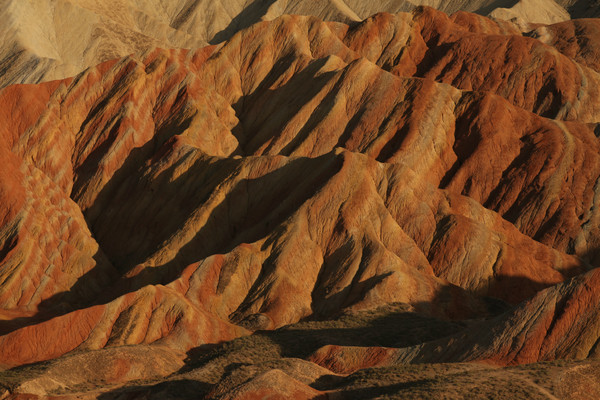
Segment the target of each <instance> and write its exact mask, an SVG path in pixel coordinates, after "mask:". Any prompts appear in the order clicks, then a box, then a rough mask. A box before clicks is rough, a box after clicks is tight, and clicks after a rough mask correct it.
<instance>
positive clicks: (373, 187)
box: [0, 8, 600, 399]
mask: <svg viewBox="0 0 600 400" xmlns="http://www.w3.org/2000/svg"><path fill="white" fill-rule="evenodd" d="M595 24H596V22H595V21H568V22H565V23H561V24H556V25H551V26H547V27H539V28H538V29H537V30H536V31H535V32H532V33H530V34H527V35H521V34H520V33H519V31H517V30H516V29H515V27H514V25H513V24H511V23H508V22H502V21H493V20H490V19H487V18H484V17H481V16H476V15H473V14H467V13H457V14H454V15H453V16H450V17H449V16H447V15H446V14H443V13H441V12H438V11H435V10H433V9H430V8H418V9H417V10H415V11H414V12H413V13H410V14H408V13H400V14H396V15H392V14H378V15H375V16H373V17H371V18H369V19H367V20H365V21H363V22H360V23H356V24H354V25H346V24H342V23H336V22H323V21H321V20H319V19H317V18H315V17H302V16H283V17H280V18H277V19H275V20H273V21H270V22H261V23H258V24H256V25H253V26H251V27H249V28H248V29H245V30H242V31H240V32H238V33H237V34H235V35H234V36H233V37H232V38H231V40H229V41H227V42H225V43H223V44H220V45H215V46H209V47H205V48H201V49H197V50H161V49H156V50H153V51H150V52H147V53H146V54H145V55H144V56H143V57H126V58H123V59H120V60H115V61H111V62H107V63H104V64H100V65H99V66H97V67H94V68H91V69H88V70H86V71H85V72H83V73H81V74H80V75H78V76H76V77H74V78H72V79H67V80H63V81H56V82H50V83H45V84H41V85H22V86H11V87H7V88H5V89H3V90H2V91H0V120H1V123H0V157H1V159H2V160H3V166H2V168H0V204H1V207H0V288H1V289H0V306H1V308H2V310H1V311H0V364H1V365H3V366H6V367H13V366H18V365H22V364H26V363H32V362H38V361H43V360H50V359H54V358H57V357H60V356H62V355H65V354H67V353H71V352H76V353H77V352H89V351H92V350H100V349H105V348H107V349H114V348H117V346H129V345H140V344H141V345H144V346H145V345H155V346H156V345H157V346H161V348H168V349H171V350H173V351H176V352H178V354H180V352H185V351H188V350H190V349H192V348H195V347H198V346H203V345H207V344H211V343H219V342H223V341H228V340H231V339H234V338H236V337H239V336H243V335H248V334H250V333H252V332H254V331H258V330H272V329H277V328H281V327H283V326H285V325H289V324H294V323H297V322H298V321H301V320H307V319H308V320H314V319H327V318H335V317H337V316H339V315H340V313H353V312H360V311H369V310H374V309H377V308H378V307H380V306H382V305H388V304H396V303H404V304H406V305H407V307H410V309H411V310H412V311H414V312H418V313H422V314H426V315H428V316H430V317H437V318H442V319H446V320H473V319H478V321H476V322H473V323H472V324H471V322H469V325H468V327H467V328H465V330H464V331H461V332H459V333H456V334H455V335H454V336H450V337H448V338H442V339H438V341H434V342H431V343H425V344H421V345H418V346H414V347H408V348H395V347H389V346H388V347H386V346H382V345H377V344H374V345H373V346H343V345H334V344H328V343H325V344H324V347H321V348H320V349H314V350H315V351H314V352H312V355H310V357H309V360H310V361H312V362H314V363H317V364H319V365H321V366H322V367H324V368H327V369H329V370H331V371H334V372H336V373H339V374H349V373H352V372H355V371H357V370H361V369H364V368H368V367H371V366H383V365H387V366H389V365H399V364H402V363H407V362H439V361H486V362H489V363H494V364H499V365H506V364H521V363H530V362H537V361H543V360H555V359H560V358H575V359H583V358H588V357H593V356H594V355H595V354H596V352H597V350H596V342H597V340H598V333H597V329H596V322H595V321H596V319H597V318H596V317H595V309H596V308H597V307H596V306H597V303H598V302H597V301H596V300H597V299H596V297H597V296H596V292H597V291H598V290H600V284H599V283H598V282H597V280H598V279H596V275H597V273H596V271H595V270H593V271H590V272H588V271H589V270H590V269H592V268H593V267H594V266H595V265H596V264H597V263H598V262H600V252H599V251H598V249H599V248H600V235H599V233H600V214H599V212H598V207H597V203H598V201H599V197H598V195H597V192H598V182H599V181H600V142H599V141H598V139H597V137H596V132H597V131H598V128H597V124H596V122H598V121H600V102H599V101H598V95H599V93H598V90H599V89H598V88H600V75H599V72H598V67H597V64H596V61H597V60H596V58H597V57H596V56H595V54H596V47H597V43H595V44H588V42H592V41H593V40H592V39H593V38H595V40H596V41H597V40H600V37H598V35H596V33H595V32H596V30H595V29H596V25H595ZM573 277H575V278H573ZM571 278H572V279H571ZM569 279H570V280H569ZM491 298H495V299H496V300H493V299H491ZM599 298H600V297H599ZM498 309H501V310H508V311H507V312H506V313H504V314H502V315H499V316H496V315H495V314H496V313H497V311H498ZM482 318H486V319H482ZM479 319H482V320H479ZM515 343H520V345H519V346H517V345H516V344H515ZM135 348H136V349H137V347H135ZM94 354H96V353H94ZM111 354H112V353H111ZM111 360H113V359H111ZM113 361H114V360H113ZM113 361H111V362H113ZM117 364H118V363H117ZM110 365H113V364H110ZM124 365H125V364H124ZM126 365H127V366H130V364H127V363H126ZM115 368H117V369H118V365H117V367H115ZM124 368H125V367H124ZM127 368H130V369H132V370H133V369H135V367H127ZM173 368H175V367H173ZM166 370H167V369H165V371H166ZM168 370H169V371H172V368H171V367H170V368H169V369H168ZM111 371H112V370H111ZM128 371H129V369H128ZM167 373H171V372H165V374H167ZM144 374H145V375H143V377H144V378H147V379H149V377H150V376H154V375H155V373H154V372H147V373H146V372H145V373H144ZM156 374H158V372H157V373H156ZM297 378H298V377H297V376H296V375H295V374H294V373H288V371H282V370H279V369H272V370H271V371H268V372H265V373H260V374H255V375H253V376H252V377H248V379H246V380H244V382H242V383H239V382H238V383H239V385H238V384H236V385H237V386H235V389H234V390H229V389H231V388H221V389H219V390H220V391H218V392H217V391H215V392H214V394H215V396H217V395H218V396H220V397H218V398H224V399H225V398H249V399H250V398H262V397H264V396H273V397H274V398H275V397H290V396H291V397H296V398H302V397H305V398H315V397H318V396H324V395H325V394H326V393H325V392H324V391H321V390H318V389H315V387H314V385H313V386H309V385H308V384H307V382H305V381H302V380H299V379H297ZM131 379H135V378H134V377H132V378H131ZM244 379H245V378H244ZM315 379H316V378H315ZM44 382H46V381H44ZM236 382H237V381H236ZM268 382H276V386H277V387H276V388H274V389H269V391H267V392H265V391H264V390H265V387H266V386H267V383H268ZM44 384H45V383H44ZM73 385H74V384H73ZM26 387H30V386H26ZM225 389H227V390H225ZM215 390H216V389H215ZM42 392H43V390H42Z"/></svg>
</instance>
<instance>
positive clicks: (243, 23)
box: [209, 0, 276, 44]
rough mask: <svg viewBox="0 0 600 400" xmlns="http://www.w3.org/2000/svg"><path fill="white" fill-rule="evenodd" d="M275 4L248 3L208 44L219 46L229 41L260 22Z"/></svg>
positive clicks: (265, 1)
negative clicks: (238, 33) (239, 32)
mask: <svg viewBox="0 0 600 400" xmlns="http://www.w3.org/2000/svg"><path fill="white" fill-rule="evenodd" d="M275 2H276V0H258V1H254V2H252V3H250V4H249V5H248V6H247V7H245V8H244V9H243V10H242V12H240V13H239V14H238V15H236V16H235V17H234V18H233V19H232V20H231V22H230V23H229V25H228V26H227V27H226V28H225V29H223V30H222V31H220V32H219V33H217V34H216V35H215V36H214V37H213V38H212V39H211V40H209V43H210V44H219V43H221V42H224V41H226V40H229V39H230V38H231V37H232V36H233V35H235V34H236V33H237V32H238V31H240V30H242V29H245V28H248V27H249V26H251V25H254V24H255V23H257V22H260V21H261V17H262V16H264V15H265V14H266V13H267V11H268V10H269V7H271V5H273V4H274V3H275Z"/></svg>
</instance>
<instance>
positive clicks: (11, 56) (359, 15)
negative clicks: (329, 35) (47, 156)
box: [0, 0, 598, 87]
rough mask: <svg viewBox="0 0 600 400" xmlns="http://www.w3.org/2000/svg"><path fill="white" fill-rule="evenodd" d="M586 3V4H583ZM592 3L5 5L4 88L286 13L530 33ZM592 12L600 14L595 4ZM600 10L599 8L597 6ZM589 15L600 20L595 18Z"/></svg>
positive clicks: (120, 0) (0, 60)
mask: <svg viewBox="0 0 600 400" xmlns="http://www.w3.org/2000/svg"><path fill="white" fill-rule="evenodd" d="M584 3H585V4H584ZM588 3H590V2H589V1H588V0H585V1H579V2H575V3H574V2H573V1H570V0H563V2H562V3H561V5H559V4H557V3H556V2H555V1H554V0H521V1H518V2H517V1H501V0H456V1H450V2H449V1H440V0H396V1H390V0H374V1H362V0H323V1H312V0H301V1H289V0H269V1H265V0H251V1H242V0H219V1H214V0H210V1H209V0H173V1H163V0H146V1H139V0H103V1H92V0H6V1H4V2H3V3H2V5H0V12H1V13H2V15H3V16H4V22H3V23H2V24H1V25H0V32H1V33H2V37H3V38H4V45H3V46H2V48H1V49H0V72H1V76H0V87H4V86H6V85H9V84H14V83H37V82H41V81H48V80H53V79H62V78H65V77H69V76H73V75H75V74H77V73H79V72H81V71H83V70H84V69H86V68H88V67H93V66H95V65H96V64H98V63H100V62H103V61H107V60H110V59H114V58H118V57H123V56H126V55H129V54H141V53H143V52H144V51H146V50H149V49H152V48H154V47H161V48H188V49H196V48H199V47H203V46H204V45H206V44H208V43H213V44H216V43H220V42H223V41H224V40H227V39H229V38H231V37H232V36H233V35H234V34H235V33H236V32H237V31H239V30H241V29H244V28H247V27H249V26H250V25H252V24H254V23H256V22H259V21H263V20H264V21H270V20H273V19H275V18H277V17H280V16H281V15H284V14H300V15H312V16H316V17H318V18H320V19H324V20H328V21H338V22H344V23H350V22H356V21H361V20H363V19H365V18H368V17H370V16H371V15H373V14H375V13H377V12H383V11H385V12H390V13H397V12H406V11H412V10H414V9H415V8H417V6H430V7H434V8H437V9H440V10H442V11H444V12H446V13H449V14H451V13H454V12H457V11H469V12H477V13H479V14H481V15H492V16H495V17H497V18H500V19H504V20H512V21H513V22H511V25H512V26H513V27H517V28H518V29H520V30H524V31H528V30H530V29H531V28H532V27H533V25H531V23H543V24H549V23H554V22H560V21H564V20H567V19H569V17H570V16H569V13H568V12H567V11H566V10H565V9H564V8H563V7H561V6H564V7H568V8H569V10H572V12H573V15H574V16H576V17H578V18H581V17H584V16H587V17H591V16H596V15H597V12H598V10H595V11H592V10H588V9H586V8H585V7H587V6H588ZM589 6H590V7H595V6H593V5H589ZM596 8H597V7H596ZM591 13H596V14H594V15H592V14H591Z"/></svg>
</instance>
